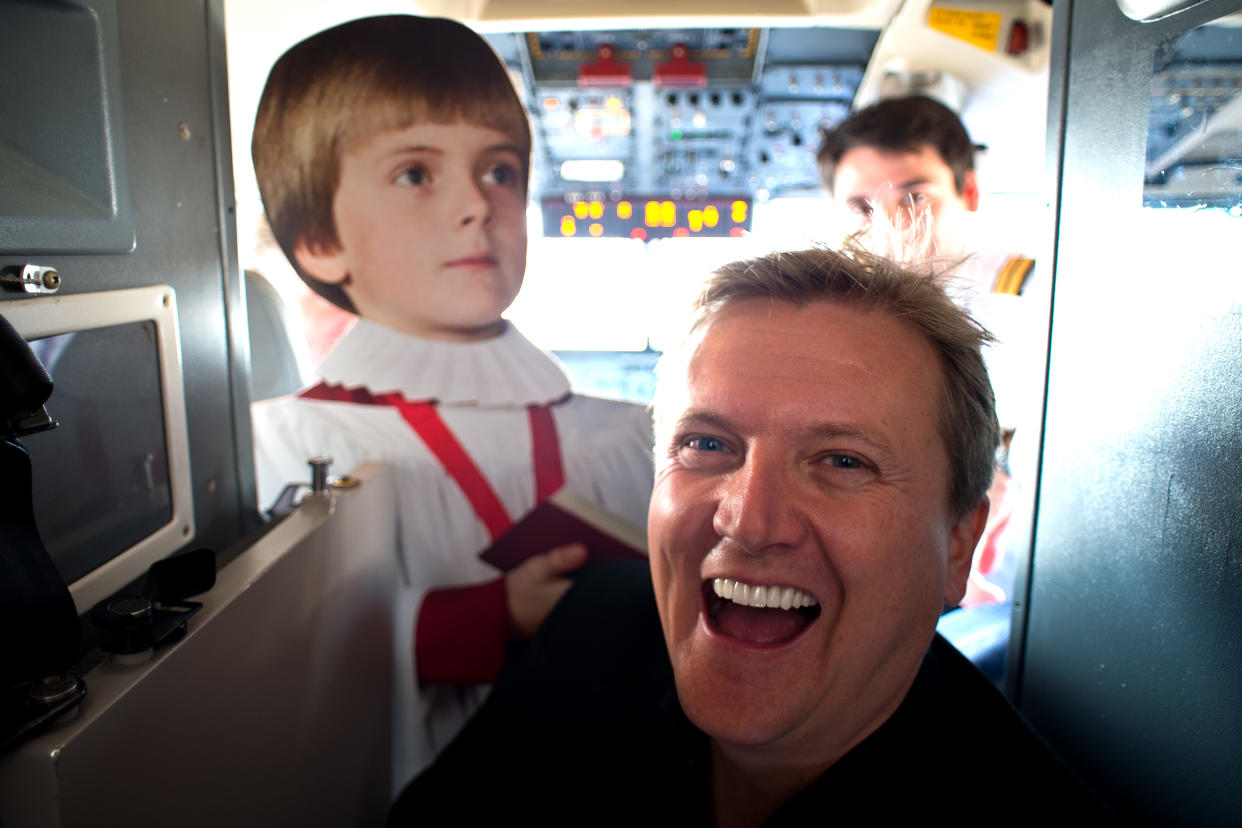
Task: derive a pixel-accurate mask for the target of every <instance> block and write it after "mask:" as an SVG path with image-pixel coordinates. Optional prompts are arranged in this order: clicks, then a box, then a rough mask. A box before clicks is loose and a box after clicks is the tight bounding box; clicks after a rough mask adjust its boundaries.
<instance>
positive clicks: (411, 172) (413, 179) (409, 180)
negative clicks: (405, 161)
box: [397, 167, 428, 187]
mask: <svg viewBox="0 0 1242 828" xmlns="http://www.w3.org/2000/svg"><path fill="white" fill-rule="evenodd" d="M427 178H428V175H427V171H426V170H425V169H423V168H422V167H410V168H409V169H406V170H402V171H401V172H400V174H399V175H398V176H397V183H398V184H408V185H410V186H413V187H417V186H419V185H422V184H426V183H427Z"/></svg>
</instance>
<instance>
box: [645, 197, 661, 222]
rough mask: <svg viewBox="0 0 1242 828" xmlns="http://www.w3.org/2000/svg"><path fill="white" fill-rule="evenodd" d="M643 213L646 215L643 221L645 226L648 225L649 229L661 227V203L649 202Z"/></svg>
mask: <svg viewBox="0 0 1242 828" xmlns="http://www.w3.org/2000/svg"><path fill="white" fill-rule="evenodd" d="M643 212H644V214H645V215H644V221H643V223H644V224H646V225H647V226H648V227H659V226H660V202H658V201H648V202H647V206H646V207H645V208H644V210H643Z"/></svg>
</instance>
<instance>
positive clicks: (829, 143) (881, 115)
mask: <svg viewBox="0 0 1242 828" xmlns="http://www.w3.org/2000/svg"><path fill="white" fill-rule="evenodd" d="M925 146H927V147H931V148H932V149H933V150H935V151H936V153H937V154H939V156H940V158H941V160H943V161H944V163H945V166H947V167H948V168H949V171H950V172H952V173H953V184H954V186H955V187H957V192H958V194H959V195H960V194H961V193H962V191H963V189H964V188H965V186H966V173H967V172H969V171H970V170H973V169H974V168H975V150H976V149H977V147H976V146H975V144H974V143H973V142H972V141H971V140H970V135H969V134H968V133H967V132H966V127H964V126H962V122H961V119H959V118H958V117H957V115H955V114H954V113H953V110H951V109H949V108H948V107H947V106H945V105H944V104H942V103H940V102H939V101H934V100H932V99H931V98H928V97H924V96H922V95H910V96H909V97H905V98H888V99H887V100H883V101H880V102H878V103H874V104H872V105H871V106H869V107H867V108H865V109H860V110H859V111H857V112H855V113H854V114H853V115H851V116H849V117H848V118H846V119H845V120H844V121H842V122H841V123H839V124H837V126H836V128H835V129H832V130H829V131H828V132H826V133H825V134H824V139H823V141H822V142H821V143H820V145H819V151H818V152H817V153H816V156H815V158H816V160H817V161H818V162H819V171H820V176H821V177H822V178H823V182H824V187H825V188H826V189H827V190H828V192H829V193H831V192H832V183H833V179H834V178H835V177H836V172H837V164H839V163H840V162H841V157H842V156H844V155H845V153H847V152H849V151H850V150H852V149H855V148H856V147H870V148H872V149H876V150H879V151H880V152H918V151H919V149H920V148H922V147H925Z"/></svg>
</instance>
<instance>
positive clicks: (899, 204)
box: [832, 145, 979, 256]
mask: <svg viewBox="0 0 1242 828" xmlns="http://www.w3.org/2000/svg"><path fill="white" fill-rule="evenodd" d="M832 192H833V196H834V198H835V199H836V200H837V201H838V202H839V203H840V204H843V205H845V206H846V208H847V209H849V211H850V213H851V214H852V215H853V216H854V217H855V227H854V229H855V230H867V229H869V228H870V227H871V226H872V224H873V222H874V221H875V219H876V216H875V214H874V213H875V211H877V210H878V211H879V212H880V213H881V215H882V217H883V218H885V219H886V220H887V221H889V222H891V223H892V224H893V226H894V227H895V228H896V229H897V230H899V231H902V232H906V231H909V229H910V228H911V227H924V228H926V226H927V225H928V224H930V227H929V228H927V229H930V232H931V238H932V239H934V241H935V244H936V249H935V250H933V251H931V252H933V253H935V254H937V255H941V256H959V255H961V254H963V253H965V252H966V224H967V222H966V219H965V216H966V214H967V213H971V212H974V211H975V210H976V209H978V207H979V189H978V186H977V185H976V183H975V173H974V171H973V170H971V171H969V172H967V173H966V180H965V183H964V186H963V187H962V190H961V192H959V191H958V189H957V185H956V184H955V183H954V181H953V171H952V170H950V169H949V166H948V165H947V164H946V163H945V162H944V159H943V158H941V157H940V153H938V152H936V150H934V149H932V148H931V147H930V146H927V145H924V146H922V147H921V148H920V149H919V150H918V151H917V152H887V151H883V150H878V149H875V148H874V147H855V148H854V149H851V150H849V151H847V152H846V153H845V154H844V155H842V156H841V160H840V161H839V162H838V163H837V166H836V170H835V172H834V174H833V182H832Z"/></svg>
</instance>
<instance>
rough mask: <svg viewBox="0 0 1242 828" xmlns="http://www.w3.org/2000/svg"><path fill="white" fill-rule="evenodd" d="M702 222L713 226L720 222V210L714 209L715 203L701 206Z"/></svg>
mask: <svg viewBox="0 0 1242 828" xmlns="http://www.w3.org/2000/svg"><path fill="white" fill-rule="evenodd" d="M703 223H704V224H706V225H707V226H708V227H715V226H716V225H717V224H719V223H720V211H719V210H717V209H716V205H715V204H709V205H707V206H706V207H704V208H703Z"/></svg>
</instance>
